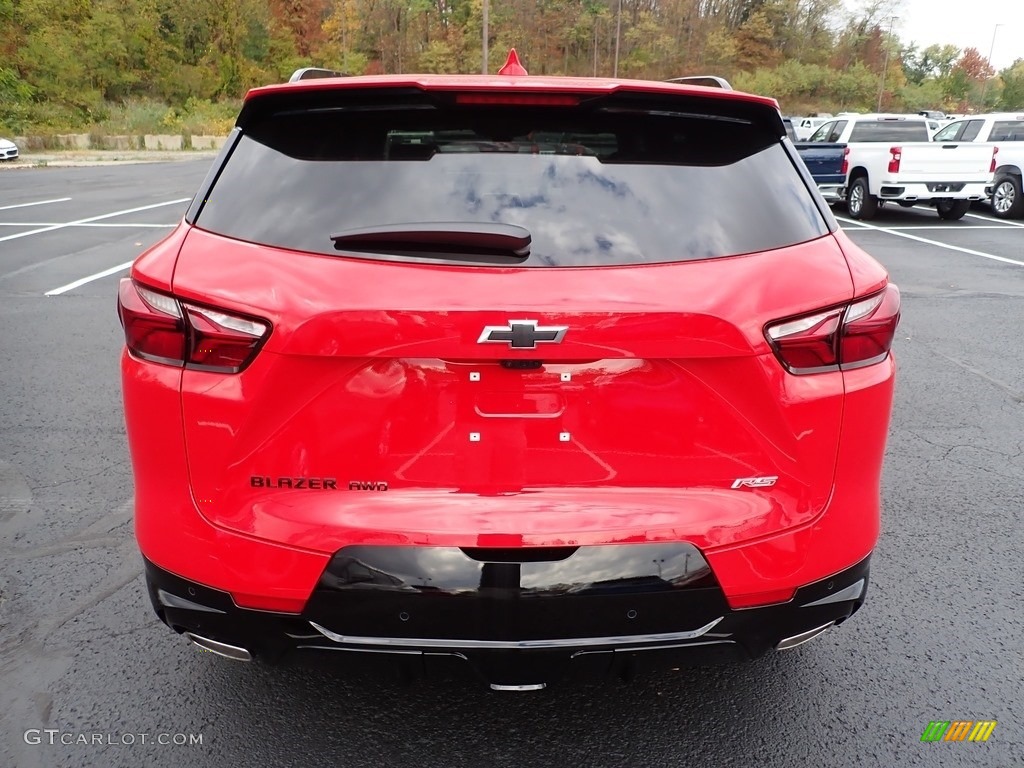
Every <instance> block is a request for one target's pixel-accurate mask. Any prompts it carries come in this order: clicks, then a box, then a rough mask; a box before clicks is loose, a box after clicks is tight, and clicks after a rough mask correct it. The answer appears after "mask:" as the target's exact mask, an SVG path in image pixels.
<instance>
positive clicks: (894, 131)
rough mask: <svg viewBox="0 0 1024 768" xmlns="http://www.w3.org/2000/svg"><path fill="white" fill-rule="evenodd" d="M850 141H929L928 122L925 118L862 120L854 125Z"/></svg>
mask: <svg viewBox="0 0 1024 768" xmlns="http://www.w3.org/2000/svg"><path fill="white" fill-rule="evenodd" d="M850 141H851V142H857V141H928V124H927V123H926V122H925V121H923V120H914V121H912V122H906V121H903V120H885V121H881V120H880V121H878V122H867V121H861V122H858V123H857V124H856V125H854V126H853V131H851V132H850Z"/></svg>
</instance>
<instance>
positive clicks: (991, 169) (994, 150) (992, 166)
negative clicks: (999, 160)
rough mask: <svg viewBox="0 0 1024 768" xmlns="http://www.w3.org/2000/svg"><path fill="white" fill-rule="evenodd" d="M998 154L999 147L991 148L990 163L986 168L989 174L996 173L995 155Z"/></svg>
mask: <svg viewBox="0 0 1024 768" xmlns="http://www.w3.org/2000/svg"><path fill="white" fill-rule="evenodd" d="M998 154H999V147H992V162H991V163H989V166H988V172H989V173H995V172H996V155H998Z"/></svg>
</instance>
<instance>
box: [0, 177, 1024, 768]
mask: <svg viewBox="0 0 1024 768" xmlns="http://www.w3.org/2000/svg"><path fill="white" fill-rule="evenodd" d="M208 166H209V160H206V159H204V160H199V161H194V162H180V163H174V164H156V165H124V166H107V167H102V168H72V169H56V168H40V169H24V170H16V171H11V172H0V676H2V684H0V766H2V767H3V768H6V767H7V766H11V767H17V768H22V767H25V768H35V767H45V768H50V767H51V766H74V767H76V768H77V767H81V766H102V767H104V768H108V767H109V768H114V767H115V766H152V767H154V768H156V767H157V766H180V765H186V764H187V765H190V766H192V767H193V768H203V767H204V766H217V768H224V766H274V768H281V767H284V766H320V765H339V766H342V765H343V766H389V767H391V766H395V767H398V766H415V767H416V768H426V767H428V766H446V767H447V766H451V767H453V768H454V767H461V766H484V765H488V766H509V767H513V766H546V765H559V766H593V767H594V768H597V767H603V766H645V765H658V766H695V765H699V766H726V765H728V766H737V767H738V768H746V767H747V766H765V767H771V768H776V767H777V768H790V767H791V766H804V765H815V766H886V767H887V768H888V767H890V766H933V765H936V766H940V765H941V766H947V765H948V766H980V765H983V766H1006V767H1007V768H1009V767H1010V766H1019V765H1024V724H1022V719H1024V685H1022V677H1024V611H1022V610H1021V605H1022V603H1024V554H1022V551H1024V546H1022V545H1024V517H1022V514H1021V512H1022V510H1024V379H1022V376H1021V372H1022V371H1024V342H1022V341H1021V329H1022V327H1024V221H1020V222H1002V221H998V220H995V219H993V218H991V217H990V216H989V215H988V214H987V212H986V211H985V210H984V209H978V210H974V211H972V212H971V213H969V214H968V216H967V217H966V218H965V219H964V220H962V221H960V222H944V221H941V220H940V219H939V218H938V217H937V216H936V215H935V213H934V211H932V210H930V209H910V210H905V209H902V208H893V209H890V208H888V207H887V208H885V209H883V210H882V211H881V212H880V214H879V216H878V218H877V219H875V220H874V221H872V222H870V223H868V224H861V223H855V222H848V221H844V226H846V228H847V231H848V232H849V233H850V235H851V237H852V238H853V239H854V240H855V241H856V242H857V243H858V244H859V245H861V246H862V247H864V248H865V249H867V250H868V251H869V252H871V253H872V254H874V255H875V256H876V257H877V258H878V259H879V260H881V261H882V263H884V264H885V266H886V267H887V268H888V269H889V270H890V272H891V274H892V276H893V278H894V280H895V281H896V282H897V283H898V284H899V285H900V288H901V290H902V292H903V300H904V305H903V307H904V310H903V311H904V317H903V321H902V324H901V327H900V330H899V334H898V337H897V342H896V345H895V350H896V354H897V358H898V361H899V366H900V373H899V381H898V385H897V402H896V406H895V413H894V416H893V423H892V430H891V437H890V442H889V450H888V460H887V461H888V463H887V466H886V473H885V480H884V489H883V493H884V507H885V513H884V515H885V516H884V531H883V535H882V539H881V543H880V545H879V548H878V550H877V551H876V554H875V558H874V563H873V569H872V585H871V588H870V590H869V595H868V601H867V604H866V605H865V607H864V609H863V610H862V611H861V612H860V613H858V615H857V616H855V617H854V618H853V619H852V620H851V621H849V622H848V623H846V624H845V625H844V626H842V627H841V628H839V629H838V630H837V631H835V632H831V633H827V634H826V635H824V636H823V637H822V638H820V639H817V640H815V641H814V642H812V643H809V644H807V645H805V646H802V647H801V648H799V649H796V650H793V651H790V652H787V653H784V654H777V655H773V656H769V657H766V658H764V659H762V660H760V661H757V662H754V663H750V664H743V665H729V666H722V667H712V668H705V669H681V670H679V671H677V672H673V673H669V674H658V675H644V676H641V677H640V678H638V679H637V680H634V681H633V682H631V683H629V684H623V683H618V682H613V683H609V684H605V685H584V686H579V687H571V688H555V689H552V690H548V691H545V692H541V693H532V694H494V693H490V692H487V691H484V690H483V689H479V688H474V687H469V686H467V685H466V684H465V683H460V682H449V681H426V682H421V683H418V684H416V685H414V686H412V687H403V686H401V685H399V684H398V683H396V682H391V681H389V680H381V679H379V678H376V677H373V678H367V679H363V678H359V677H356V678H353V677H348V676H344V675H342V674H340V673H339V672H337V671H336V670H331V669H323V668H297V669H287V670H278V671H274V670H267V669H264V668H262V667H259V666H248V665H240V664H233V663H232V662H228V661H225V660H222V659H219V658H217V657H215V656H213V655H211V654H208V653H203V652H200V651H199V650H198V649H196V648H194V647H191V646H189V645H187V644H186V643H185V641H184V640H182V639H181V638H179V637H177V636H175V635H173V634H172V633H171V632H170V631H169V630H167V629H166V628H165V627H163V625H161V624H159V623H158V622H157V621H156V619H155V617H154V616H153V614H152V611H151V608H150V606H149V604H148V600H147V598H146V597H145V592H144V587H143V581H142V576H141V560H140V558H139V556H138V554H137V551H136V548H135V543H134V540H133V538H132V530H131V510H132V502H131V497H132V479H131V472H130V468H129V464H128V455H127V449H126V445H125V440H124V430H123V424H122V414H121V403H120V388H119V376H118V365H117V359H118V354H119V350H120V346H121V342H122V339H121V336H120V327H119V325H118V322H117V316H116V312H115V295H116V285H117V280H118V278H119V277H120V276H122V275H123V274H125V270H126V267H127V265H128V264H129V263H130V262H131V260H132V259H133V258H134V257H135V256H137V255H138V254H139V253H140V252H141V251H143V250H144V249H145V248H146V247H147V246H149V245H150V244H152V243H154V242H155V241H156V240H158V239H159V238H160V237H161V236H162V235H164V234H165V233H166V232H168V231H169V230H170V228H171V227H172V226H173V225H174V223H175V222H176V221H177V220H178V219H179V218H180V216H181V215H182V213H183V211H184V209H185V207H186V204H187V200H188V199H189V198H190V197H191V195H192V193H193V192H194V191H195V189H196V188H197V187H198V185H199V183H200V181H201V180H202V178H203V176H204V175H205V173H206V171H207V168H208ZM934 720H996V721H998V726H997V727H996V728H995V730H994V732H993V734H992V736H991V737H990V739H989V740H988V742H986V743H967V742H964V743H952V742H949V743H947V742H941V743H922V742H921V740H920V739H921V734H922V731H923V730H924V728H925V727H926V726H927V724H928V723H929V721H934ZM47 729H49V730H47ZM161 736H163V737H165V738H163V741H168V742H171V743H166V744H163V743H157V742H158V741H159V740H160V737H161ZM196 736H198V737H199V738H200V739H201V743H194V742H195V741H196ZM83 740H84V742H85V743H82V742H83ZM182 740H184V741H185V742H186V743H184V744H180V743H174V742H175V741H182ZM62 741H64V742H67V741H71V742H73V743H71V744H66V743H62ZM51 742H53V743H51ZM190 742H191V743H190Z"/></svg>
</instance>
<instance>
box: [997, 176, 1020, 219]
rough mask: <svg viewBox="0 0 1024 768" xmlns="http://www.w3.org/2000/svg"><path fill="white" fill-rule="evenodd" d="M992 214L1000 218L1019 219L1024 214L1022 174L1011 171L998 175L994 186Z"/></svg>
mask: <svg viewBox="0 0 1024 768" xmlns="http://www.w3.org/2000/svg"><path fill="white" fill-rule="evenodd" d="M992 215H994V216H996V217H998V218H1000V219H1019V218H1021V217H1022V216H1024V194H1022V193H1021V184H1020V176H1014V175H1013V174H1010V173H1004V174H1000V175H999V176H996V181H995V184H993V186H992Z"/></svg>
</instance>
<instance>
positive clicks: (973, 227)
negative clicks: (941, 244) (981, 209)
mask: <svg viewBox="0 0 1024 768" xmlns="http://www.w3.org/2000/svg"><path fill="white" fill-rule="evenodd" d="M990 221H991V219H990ZM857 223H858V224H859V223H860V222H857ZM882 229H887V230H888V229H895V230H899V231H900V232H906V231H908V230H914V229H923V230H929V229H958V230H960V231H961V232H973V231H974V230H976V229H1013V227H1008V226H1006V225H1005V224H971V225H970V226H969V227H965V226H963V225H962V224H932V225H930V226H921V225H919V224H911V225H907V226H905V227H882Z"/></svg>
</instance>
